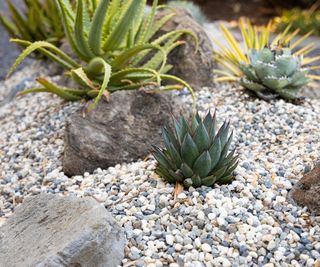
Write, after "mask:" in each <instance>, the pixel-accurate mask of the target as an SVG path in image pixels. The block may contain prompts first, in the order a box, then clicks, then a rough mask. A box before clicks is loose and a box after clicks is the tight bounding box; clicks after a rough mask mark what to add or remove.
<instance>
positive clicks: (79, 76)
mask: <svg viewBox="0 0 320 267" xmlns="http://www.w3.org/2000/svg"><path fill="white" fill-rule="evenodd" d="M88 2H89V3H90V5H89V4H88ZM88 2H87V1H84V0H78V1H77V5H76V10H75V11H74V10H73V8H72V5H71V3H70V1H69V0H57V3H58V4H59V8H60V11H61V12H60V13H61V17H62V22H63V25H64V29H65V34H66V37H67V39H68V43H69V44H70V46H71V48H72V50H73V52H74V54H75V55H76V56H77V57H78V58H77V60H75V59H73V58H72V57H71V56H69V55H67V54H66V53H64V52H63V51H62V50H60V49H58V48H57V47H56V46H54V45H52V44H50V43H48V42H43V41H39V42H34V43H31V42H28V41H25V40H19V39H14V40H12V41H13V42H16V43H18V44H21V45H25V46H26V49H25V50H24V51H23V52H22V53H21V54H20V56H19V57H18V58H17V60H16V62H15V64H14V65H13V66H12V68H11V69H10V71H9V74H10V73H11V72H12V71H13V70H14V69H15V68H16V67H17V65H19V64H20V62H21V61H22V60H23V59H24V58H25V57H26V56H28V55H29V54H30V53H32V52H33V51H36V50H37V51H39V52H41V53H43V54H44V55H46V56H47V57H49V58H51V59H52V60H54V61H56V62H58V63H59V64H60V65H62V66H63V67H64V68H66V69H67V70H68V74H69V75H70V76H72V78H73V79H74V80H75V81H76V82H77V83H78V84H79V86H80V88H63V87H59V86H58V85H56V84H53V83H51V82H49V81H47V80H45V79H39V80H38V81H39V82H40V84H41V85H42V87H39V88H31V89H28V90H25V91H24V92H23V93H22V94H26V93H32V92H51V93H54V94H57V95H59V96H60V97H62V98H64V99H66V100H71V101H75V100H80V99H82V98H95V100H94V102H93V103H92V104H91V105H90V107H89V109H88V110H91V109H93V108H94V106H95V105H96V104H97V102H98V101H99V100H100V99H101V97H102V96H103V95H106V94H109V93H112V92H115V91H118V90H132V89H138V88H142V87H144V86H147V85H157V86H160V85H161V80H163V79H166V80H170V81H171V82H173V83H175V84H173V85H168V86H161V87H160V88H161V89H162V90H172V89H182V88H184V87H187V88H188V89H189V91H190V92H191V93H192V94H193V90H192V88H191V87H190V86H189V85H188V84H187V83H186V82H184V81H183V80H181V79H179V78H178V77H176V76H173V75H168V74H166V73H167V72H168V71H169V70H170V69H171V67H172V66H171V65H168V64H167V63H166V58H167V54H168V53H170V51H171V50H173V49H174V48H175V47H177V46H178V45H181V44H182V43H183V42H181V41H179V38H180V37H181V36H182V35H183V34H190V35H192V36H193V37H194V38H195V41H197V40H196V39H197V38H196V37H195V35H194V34H193V33H192V32H191V31H189V30H184V29H181V30H175V31H172V32H170V33H167V34H164V35H162V36H160V37H158V38H156V39H152V38H153V36H154V35H155V33H156V32H157V31H158V30H159V29H160V28H161V27H162V26H163V25H164V24H165V23H166V22H167V21H169V20H170V19H171V18H172V17H173V16H174V13H170V14H168V15H166V16H164V17H162V18H160V19H159V20H157V21H156V20H155V19H154V17H155V13H156V10H157V8H158V6H157V2H158V1H157V0H154V1H153V4H152V8H151V10H150V11H149V13H148V14H145V6H146V0H128V1H121V0H113V1H109V0H104V1H96V0H91V1H89V0H88ZM89 7H90V8H89ZM9 74H8V75H9Z"/></svg>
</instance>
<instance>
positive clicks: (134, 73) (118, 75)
mask: <svg viewBox="0 0 320 267" xmlns="http://www.w3.org/2000/svg"><path fill="white" fill-rule="evenodd" d="M153 77H156V80H157V82H158V83H160V75H159V74H158V72H156V71H155V70H153V69H147V68H127V69H123V70H121V71H118V72H115V73H113V74H112V75H111V77H110V83H111V84H115V83H119V82H121V80H123V79H129V80H132V81H133V82H134V81H135V80H136V79H138V80H140V78H143V79H147V78H153Z"/></svg>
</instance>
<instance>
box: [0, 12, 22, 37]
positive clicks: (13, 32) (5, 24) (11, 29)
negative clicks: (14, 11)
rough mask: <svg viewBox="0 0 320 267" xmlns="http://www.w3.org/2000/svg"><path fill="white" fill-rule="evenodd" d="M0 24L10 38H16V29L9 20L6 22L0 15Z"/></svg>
mask: <svg viewBox="0 0 320 267" xmlns="http://www.w3.org/2000/svg"><path fill="white" fill-rule="evenodd" d="M0 23H1V24H2V26H3V27H4V28H5V29H6V30H7V31H8V33H9V34H10V35H12V36H18V29H17V27H16V26H15V25H14V23H12V22H11V21H10V20H8V19H7V18H6V17H5V16H4V15H3V14H0Z"/></svg>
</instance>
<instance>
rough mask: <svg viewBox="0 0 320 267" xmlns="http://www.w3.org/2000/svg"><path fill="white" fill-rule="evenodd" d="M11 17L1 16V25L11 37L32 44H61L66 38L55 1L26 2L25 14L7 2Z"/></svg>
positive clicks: (33, 0) (31, 0)
mask: <svg viewBox="0 0 320 267" xmlns="http://www.w3.org/2000/svg"><path fill="white" fill-rule="evenodd" d="M7 3H8V7H9V11H10V16H9V17H6V16H5V15H4V14H0V23H1V24H2V25H3V26H4V28H5V29H6V30H7V32H8V33H9V35H10V36H11V37H14V38H20V39H23V40H27V41H30V42H34V41H40V40H41V41H48V42H52V43H54V44H57V45H58V44H59V42H60V40H61V39H62V38H63V37H64V31H63V26H62V25H61V20H60V16H59V10H58V6H57V4H56V2H55V1H53V0H44V1H41V0H24V4H25V10H26V11H25V12H24V13H23V12H21V11H19V9H17V8H16V7H15V6H14V4H13V3H12V2H11V0H7Z"/></svg>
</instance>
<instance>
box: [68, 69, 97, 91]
mask: <svg viewBox="0 0 320 267" xmlns="http://www.w3.org/2000/svg"><path fill="white" fill-rule="evenodd" d="M71 76H72V78H73V79H74V80H75V81H76V82H77V83H78V84H80V85H82V86H85V87H89V88H91V89H94V90H96V89H97V88H96V87H95V86H94V84H93V83H92V81H91V80H90V79H89V78H88V76H87V74H86V73H85V72H84V70H83V68H77V69H73V70H71Z"/></svg>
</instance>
